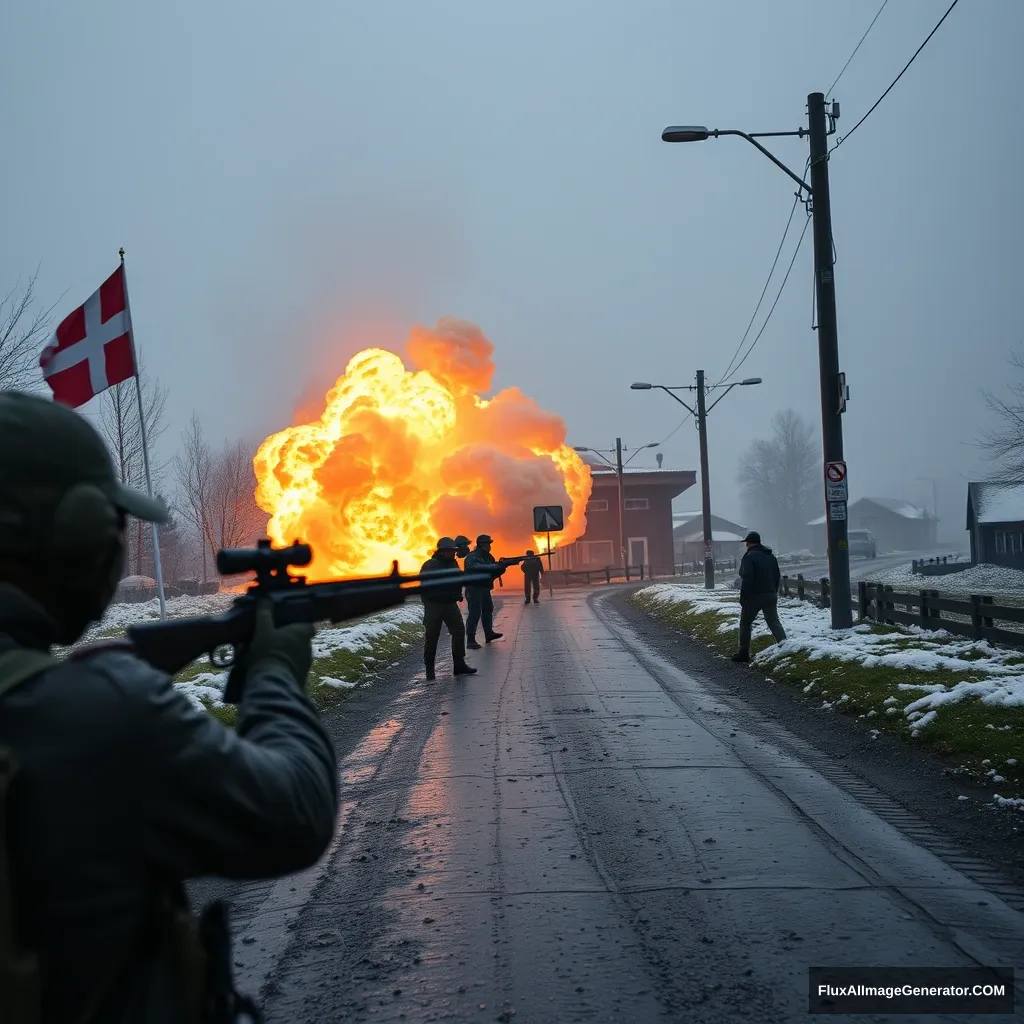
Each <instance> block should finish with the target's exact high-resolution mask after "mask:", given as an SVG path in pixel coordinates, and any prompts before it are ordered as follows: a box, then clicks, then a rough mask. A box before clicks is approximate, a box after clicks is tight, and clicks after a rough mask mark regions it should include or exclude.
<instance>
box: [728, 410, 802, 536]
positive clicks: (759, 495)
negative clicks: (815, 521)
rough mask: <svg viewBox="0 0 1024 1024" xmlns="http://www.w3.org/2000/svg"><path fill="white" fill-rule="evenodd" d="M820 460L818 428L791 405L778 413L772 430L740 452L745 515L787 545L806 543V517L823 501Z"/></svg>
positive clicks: (763, 531) (761, 529) (741, 489)
mask: <svg viewBox="0 0 1024 1024" xmlns="http://www.w3.org/2000/svg"><path fill="white" fill-rule="evenodd" d="M820 463H821V445H820V444H819V442H818V441H817V440H816V439H815V436H814V428H813V426H812V425H811V424H809V423H808V422H806V421H805V420H804V419H802V418H801V416H800V414H799V413H797V412H795V411H794V410H793V409H785V410H783V411H781V412H778V413H776V414H775V416H774V417H773V419H772V436H771V437H770V438H767V439H760V440H757V441H754V442H753V443H752V444H751V445H750V447H749V448H748V449H747V450H746V451H745V452H744V453H743V455H742V456H741V458H740V471H739V483H740V493H741V497H742V499H743V504H744V515H745V516H746V517H747V520H748V522H750V523H756V524H757V525H758V526H759V527H760V531H761V532H762V533H765V534H769V535H771V536H773V537H775V538H777V543H778V544H779V546H780V547H781V548H782V549H783V550H794V549H797V548H799V547H802V546H803V544H804V543H805V537H806V523H807V521H808V519H810V518H811V517H812V516H813V514H814V512H815V510H816V509H817V508H818V507H819V506H820V505H821V503H822V496H821V494H820V493H819V487H818V484H819V479H818V477H819V472H818V470H819V466H820Z"/></svg>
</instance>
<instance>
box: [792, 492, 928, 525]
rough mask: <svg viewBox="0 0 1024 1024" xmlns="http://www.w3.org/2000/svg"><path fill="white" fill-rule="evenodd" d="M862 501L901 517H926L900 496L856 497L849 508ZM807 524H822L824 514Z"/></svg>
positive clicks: (925, 513) (925, 514) (921, 510)
mask: <svg viewBox="0 0 1024 1024" xmlns="http://www.w3.org/2000/svg"><path fill="white" fill-rule="evenodd" d="M862 501H870V502H871V504H872V505H878V506H879V508H884V509H887V510H888V511H889V512H892V513H893V514H894V515H897V516H900V517H902V518H903V519H927V518H928V513H927V512H926V511H925V510H924V509H923V508H918V507H917V506H916V505H911V504H910V502H909V501H904V500H903V499H902V498H858V499H857V500H856V501H852V502H850V508H851V509H852V508H855V507H856V506H857V505H859V504H860V503H861V502H862ZM807 525H808V526H824V525H825V516H818V518H817V519H812V520H811V521H810V522H809V523H808V524H807Z"/></svg>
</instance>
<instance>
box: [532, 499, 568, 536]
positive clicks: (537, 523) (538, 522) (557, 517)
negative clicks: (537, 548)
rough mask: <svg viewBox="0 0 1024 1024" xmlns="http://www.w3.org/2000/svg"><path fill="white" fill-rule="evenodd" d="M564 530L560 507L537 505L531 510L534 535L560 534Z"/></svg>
mask: <svg viewBox="0 0 1024 1024" xmlns="http://www.w3.org/2000/svg"><path fill="white" fill-rule="evenodd" d="M564 529H565V522H564V520H563V518H562V506H561V505H537V506H535V507H534V510H533V532H534V533H561V532H562V530H564Z"/></svg>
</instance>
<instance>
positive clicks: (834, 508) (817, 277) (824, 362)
mask: <svg viewBox="0 0 1024 1024" xmlns="http://www.w3.org/2000/svg"><path fill="white" fill-rule="evenodd" d="M838 119H839V104H838V103H835V102H833V103H832V107H831V109H830V110H827V109H826V107H825V94H824V93H820V92H812V93H810V95H808V97H807V125H808V126H807V128H799V129H797V130H796V131H795V132H750V133H748V132H741V131H735V130H733V129H730V130H727V131H726V130H720V129H717V128H716V129H714V130H713V131H711V130H709V129H707V128H705V127H704V126H703V125H677V126H671V127H668V128H666V129H665V130H664V131H663V132H662V133H661V137H662V139H663V140H664V141H665V142H704V141H706V140H707V139H717V138H718V137H719V136H721V135H737V136H739V137H740V138H741V139H745V140H746V141H747V142H749V143H750V144H751V145H752V146H754V147H755V148H756V149H758V150H760V152H762V153H763V154H764V155H765V156H766V157H768V159H769V160H771V162H772V163H773V164H775V166H776V167H778V168H780V169H781V170H782V171H784V172H785V173H786V174H787V175H789V177H790V178H792V179H793V180H794V181H795V182H797V183H798V184H799V186H800V192H798V193H797V195H798V196H799V195H800V194H801V193H803V192H806V193H807V194H808V196H809V197H810V199H809V205H810V207H811V213H812V215H813V218H814V286H815V297H816V299H817V309H818V375H819V376H818V379H819V387H820V391H821V440H822V454H823V455H824V460H825V466H824V473H823V476H824V478H825V522H826V530H827V534H828V569H829V579H830V581H831V584H832V585H831V588H830V592H831V602H830V604H831V608H832V628H833V629H848V628H849V627H850V626H852V625H853V599H852V594H851V592H850V549H849V543H848V537H847V503H848V500H849V486H848V482H847V475H846V462H845V461H844V458H843V419H842V417H843V413H844V412H845V411H846V403H847V398H848V394H849V393H848V390H847V387H846V375H845V374H842V373H840V372H839V334H838V329H837V326H836V282H835V271H834V262H833V259H832V252H833V250H832V206H831V199H830V196H829V180H828V136H829V135H831V134H832V133H833V132H834V131H835V122H836V121H837V120H838ZM805 135H806V136H809V138H810V159H809V161H808V166H809V168H810V172H811V182H810V184H809V185H807V184H805V183H804V181H803V179H802V178H800V177H798V176H797V175H796V174H794V173H793V171H791V170H790V169H789V168H788V167H787V166H786V165H785V164H784V163H782V162H781V161H780V160H778V159H777V158H776V157H775V156H774V155H773V154H772V153H770V152H768V150H767V149H765V148H764V146H762V145H761V143H759V142H758V141H757V139H759V138H772V137H774V138H778V137H783V136H796V137H797V138H800V139H802V138H803V137H804V136H805Z"/></svg>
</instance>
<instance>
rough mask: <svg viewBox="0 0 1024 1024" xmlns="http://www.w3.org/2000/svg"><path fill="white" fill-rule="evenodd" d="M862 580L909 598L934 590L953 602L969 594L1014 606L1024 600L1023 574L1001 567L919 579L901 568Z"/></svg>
mask: <svg viewBox="0 0 1024 1024" xmlns="http://www.w3.org/2000/svg"><path fill="white" fill-rule="evenodd" d="M864 579H865V580H867V581H868V582H869V583H884V584H885V585H886V586H887V587H893V588H894V589H895V590H903V591H904V592H907V591H909V592H910V593H912V594H914V593H917V592H918V591H919V590H937V591H939V593H941V594H948V595H949V596H950V597H956V598H959V597H964V598H966V597H970V596H971V594H991V595H993V596H997V595H998V596H1006V597H1009V598H1015V599H1016V600H1015V601H1013V602H1008V603H1014V604H1019V603H1020V601H1021V600H1022V599H1024V572H1021V571H1020V570H1019V569H1009V568H1007V567H1006V566H1004V565H985V564H982V565H972V566H969V567H968V568H966V569H963V570H961V571H960V572H952V573H950V574H949V575H948V576H921V575H917V574H915V573H913V572H911V566H909V565H901V566H897V567H896V568H894V569H883V570H881V571H880V572H875V573H870V574H867V575H865V576H864ZM996 603H997V604H998V603H999V602H998V601H997V602H996Z"/></svg>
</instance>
